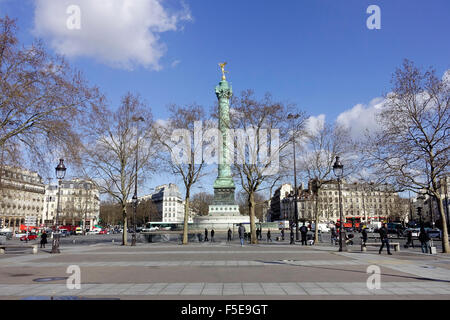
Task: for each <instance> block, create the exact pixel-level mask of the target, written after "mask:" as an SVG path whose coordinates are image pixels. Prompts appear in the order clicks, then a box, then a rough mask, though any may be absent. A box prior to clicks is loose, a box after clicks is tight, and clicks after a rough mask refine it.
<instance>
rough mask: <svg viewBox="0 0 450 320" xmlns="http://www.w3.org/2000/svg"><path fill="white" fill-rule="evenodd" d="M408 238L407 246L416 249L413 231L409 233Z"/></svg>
mask: <svg viewBox="0 0 450 320" xmlns="http://www.w3.org/2000/svg"><path fill="white" fill-rule="evenodd" d="M406 237H407V239H408V242H407V243H406V244H407V245H408V246H411V247H413V248H414V240H413V238H412V231H411V230H409V231H408V233H407V235H406Z"/></svg>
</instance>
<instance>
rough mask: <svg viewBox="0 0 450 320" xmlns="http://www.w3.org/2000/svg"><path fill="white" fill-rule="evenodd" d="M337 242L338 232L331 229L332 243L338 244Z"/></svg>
mask: <svg viewBox="0 0 450 320" xmlns="http://www.w3.org/2000/svg"><path fill="white" fill-rule="evenodd" d="M336 242H337V232H336V229H335V228H332V229H331V243H332V244H336Z"/></svg>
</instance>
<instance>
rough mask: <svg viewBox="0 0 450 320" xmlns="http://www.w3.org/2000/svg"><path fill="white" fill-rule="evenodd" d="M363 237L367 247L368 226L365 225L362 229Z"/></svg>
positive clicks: (364, 244)
mask: <svg viewBox="0 0 450 320" xmlns="http://www.w3.org/2000/svg"><path fill="white" fill-rule="evenodd" d="M361 238H362V244H363V246H364V247H365V246H366V242H367V228H366V226H364V227H363V229H362V230H361Z"/></svg>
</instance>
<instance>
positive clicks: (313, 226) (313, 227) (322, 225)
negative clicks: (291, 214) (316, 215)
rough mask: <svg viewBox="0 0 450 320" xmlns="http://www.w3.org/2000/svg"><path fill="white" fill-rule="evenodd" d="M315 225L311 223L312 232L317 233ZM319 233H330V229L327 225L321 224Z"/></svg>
mask: <svg viewBox="0 0 450 320" xmlns="http://www.w3.org/2000/svg"><path fill="white" fill-rule="evenodd" d="M315 225H316V224H315V223H314V222H313V223H311V231H315V230H316V228H315ZM319 231H320V232H330V228H329V227H328V225H327V224H326V223H319Z"/></svg>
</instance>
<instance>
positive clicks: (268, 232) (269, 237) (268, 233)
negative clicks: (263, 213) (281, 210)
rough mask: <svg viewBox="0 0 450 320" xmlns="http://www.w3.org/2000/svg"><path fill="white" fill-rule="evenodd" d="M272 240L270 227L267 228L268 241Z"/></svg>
mask: <svg viewBox="0 0 450 320" xmlns="http://www.w3.org/2000/svg"><path fill="white" fill-rule="evenodd" d="M269 241H270V242H272V239H271V235H270V229H269V230H267V242H269Z"/></svg>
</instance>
